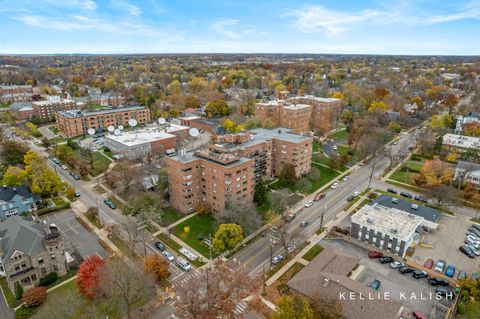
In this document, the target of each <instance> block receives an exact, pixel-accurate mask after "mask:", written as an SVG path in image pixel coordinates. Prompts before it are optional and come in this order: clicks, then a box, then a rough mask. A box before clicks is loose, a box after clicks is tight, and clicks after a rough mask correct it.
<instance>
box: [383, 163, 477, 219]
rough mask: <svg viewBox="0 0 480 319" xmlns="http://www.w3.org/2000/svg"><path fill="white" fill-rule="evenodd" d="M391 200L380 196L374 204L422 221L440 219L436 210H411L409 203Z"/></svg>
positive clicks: (439, 212)
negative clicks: (402, 212) (397, 210)
mask: <svg viewBox="0 0 480 319" xmlns="http://www.w3.org/2000/svg"><path fill="white" fill-rule="evenodd" d="M479 166H480V165H479ZM392 198H393V197H392V196H388V195H385V194H382V195H381V196H380V197H378V198H377V199H376V200H375V203H377V204H379V205H382V206H385V207H392V208H396V209H399V210H403V211H404V212H407V213H410V214H414V215H417V216H420V217H423V218H424V219H426V220H428V221H431V222H434V223H436V222H438V220H439V219H440V216H442V212H441V211H439V210H438V209H435V208H431V207H427V206H424V205H417V206H418V208H417V209H413V208H412V203H411V202H407V201H405V200H403V199H399V198H397V199H398V201H397V203H394V202H392Z"/></svg>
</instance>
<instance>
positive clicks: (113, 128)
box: [107, 125, 115, 133]
mask: <svg viewBox="0 0 480 319" xmlns="http://www.w3.org/2000/svg"><path fill="white" fill-rule="evenodd" d="M107 130H108V131H109V132H110V133H113V131H115V126H113V125H110V126H109V127H107Z"/></svg>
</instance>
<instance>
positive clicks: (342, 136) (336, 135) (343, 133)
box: [330, 129, 347, 140]
mask: <svg viewBox="0 0 480 319" xmlns="http://www.w3.org/2000/svg"><path fill="white" fill-rule="evenodd" d="M330 138H333V139H334V140H341V139H345V138H347V130H346V129H343V130H339V131H337V132H335V133H333V134H331V135H330Z"/></svg>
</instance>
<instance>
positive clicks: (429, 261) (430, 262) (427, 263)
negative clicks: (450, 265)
mask: <svg viewBox="0 0 480 319" xmlns="http://www.w3.org/2000/svg"><path fill="white" fill-rule="evenodd" d="M423 267H425V268H428V269H432V267H433V259H431V258H429V259H427V260H425V262H424V263H423Z"/></svg>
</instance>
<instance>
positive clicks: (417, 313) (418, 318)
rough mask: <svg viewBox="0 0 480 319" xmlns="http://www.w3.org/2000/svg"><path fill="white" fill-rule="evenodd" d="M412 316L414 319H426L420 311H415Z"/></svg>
mask: <svg viewBox="0 0 480 319" xmlns="http://www.w3.org/2000/svg"><path fill="white" fill-rule="evenodd" d="M412 315H413V318H415V319H428V317H427V316H426V315H425V314H424V313H423V312H421V311H420V310H415V311H414V312H412Z"/></svg>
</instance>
